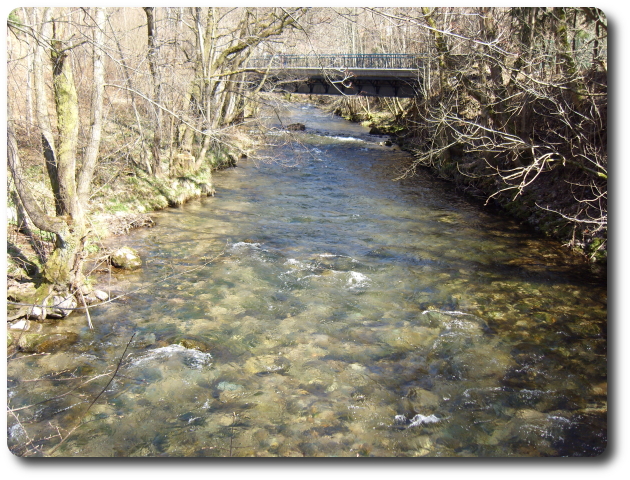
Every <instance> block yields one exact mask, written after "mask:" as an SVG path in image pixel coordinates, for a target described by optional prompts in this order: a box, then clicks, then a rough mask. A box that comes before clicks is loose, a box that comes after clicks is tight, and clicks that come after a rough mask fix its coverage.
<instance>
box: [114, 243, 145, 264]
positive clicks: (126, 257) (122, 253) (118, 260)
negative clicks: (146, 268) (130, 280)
mask: <svg viewBox="0 0 630 480" xmlns="http://www.w3.org/2000/svg"><path fill="white" fill-rule="evenodd" d="M110 260H111V262H112V265H114V266H115V267H118V268H123V269H125V270H134V269H136V268H139V267H141V266H142V259H141V258H140V255H138V253H137V252H136V251H135V250H134V249H132V248H130V247H121V248H119V249H118V250H116V251H115V252H114V253H112V254H111V256H110Z"/></svg>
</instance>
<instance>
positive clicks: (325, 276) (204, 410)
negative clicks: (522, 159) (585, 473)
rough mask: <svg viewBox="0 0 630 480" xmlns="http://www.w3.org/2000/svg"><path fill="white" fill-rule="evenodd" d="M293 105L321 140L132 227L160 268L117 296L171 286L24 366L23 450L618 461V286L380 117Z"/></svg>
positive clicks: (231, 175) (225, 176)
mask: <svg viewBox="0 0 630 480" xmlns="http://www.w3.org/2000/svg"><path fill="white" fill-rule="evenodd" d="M286 115H287V117H288V118H287V121H286V123H291V122H295V121H300V122H302V123H305V124H306V126H307V130H306V132H305V133H304V134H301V137H300V138H301V140H302V142H304V143H305V144H306V145H307V146H308V148H309V149H310V150H309V152H308V154H303V152H302V150H300V148H301V147H299V146H296V145H293V146H292V145H287V146H284V147H281V148H278V149H276V150H275V151H274V155H276V156H278V157H282V158H280V160H282V161H281V162H280V163H279V164H259V165H256V164H255V163H254V162H251V161H245V162H243V163H242V164H240V165H239V166H238V167H237V168H235V169H232V170H228V171H224V172H220V173H219V174H217V176H216V183H217V196H216V197H214V198H208V199H204V200H202V201H198V202H193V203H191V204H189V205H187V206H185V207H183V208H180V209H176V210H170V211H167V212H162V213H159V214H157V215H156V217H157V224H158V226H157V227H155V228H154V229H149V230H142V231H137V232H134V233H133V234H132V235H131V236H130V238H128V239H125V242H127V243H129V244H130V245H131V246H133V247H135V248H138V249H139V250H140V251H141V253H142V255H143V256H144V258H145V260H146V265H145V266H144V268H143V269H142V270H141V271H139V272H134V273H127V274H123V275H120V276H118V277H116V278H115V279H112V280H111V284H110V285H109V287H108V288H111V289H112V291H114V292H123V291H131V290H134V289H136V288H138V287H139V286H140V285H143V284H149V283H151V282H157V281H161V283H159V284H155V285H153V286H151V287H149V288H147V289H145V290H141V291H138V292H137V293H134V294H132V295H130V296H129V297H127V298H126V299H124V301H120V302H117V303H114V304H111V305H109V306H107V307H99V308H98V309H96V310H94V312H93V314H92V321H93V322H94V324H95V326H96V328H95V330H94V331H93V332H90V331H89V330H87V328H86V326H85V325H84V324H85V319H84V318H82V317H81V316H71V317H70V318H69V319H67V320H64V321H63V323H64V325H63V327H61V326H60V327H57V328H59V329H63V330H68V329H75V331H79V332H80V340H79V342H78V343H77V344H76V345H74V347H73V348H72V349H71V350H69V351H66V352H63V353H56V354H52V355H45V356H31V357H25V358H19V357H18V358H16V359H13V360H11V362H10V363H9V366H8V376H9V402H10V406H11V407H12V408H20V407H24V406H28V408H24V409H22V410H19V411H16V412H15V413H16V415H18V417H19V418H20V420H21V422H22V423H18V422H17V421H16V419H15V417H13V416H12V415H9V445H10V446H11V447H12V448H14V450H15V451H16V453H18V454H26V453H28V454H37V453H36V452H34V451H33V450H32V445H33V444H36V445H37V446H38V447H40V448H41V449H42V450H43V451H49V450H50V449H51V448H52V447H54V445H56V444H57V443H59V437H58V436H57V437H55V435H56V434H57V432H58V431H57V430H56V428H57V426H59V428H60V429H61V432H62V435H63V434H64V433H67V432H68V431H69V430H70V429H72V428H73V427H74V426H75V425H77V424H78V422H82V425H81V426H80V427H79V428H78V429H77V430H76V431H75V432H74V433H73V434H72V435H71V436H70V437H69V438H68V440H67V441H66V442H65V443H64V444H63V445H62V446H61V447H60V448H59V449H58V450H57V451H56V452H55V455H59V456H276V455H279V456H357V455H359V456H555V455H568V456H592V455H597V454H599V453H601V452H602V451H603V449H604V448H605V446H606V410H607V404H606V398H607V380H606V318H607V307H606V302H607V300H606V285H605V283H604V282H603V281H601V280H597V279H595V277H594V276H593V275H591V274H590V273H589V272H588V271H587V270H585V269H584V267H583V265H581V264H580V263H579V261H577V260H576V259H572V258H570V257H568V256H567V255H566V252H565V251H564V250H562V249H561V248H560V247H559V246H558V245H556V244H555V243H553V242H549V241H547V240H544V239H540V238H538V237H536V236H534V235H532V234H531V233H530V232H527V231H524V230H522V229H521V228H520V227H518V226H516V225H514V224H512V223H510V222H509V221H507V220H506V219H504V218H497V217H495V216H492V215H490V214H488V213H487V212H485V211H484V210H483V209H481V208H480V207H478V206H476V205H473V204H470V203H469V202H468V201H466V200H463V199H462V198H460V197H458V196H457V195H455V194H453V193H452V191H450V190H449V187H447V186H445V185H443V184H442V183H441V182H438V181H435V180H432V179H431V178H428V177H422V176H421V177H419V178H415V179H412V180H406V181H403V182H393V181H392V179H393V178H394V177H396V175H397V173H398V169H397V168H398V165H399V164H400V162H402V161H404V160H405V158H406V157H405V154H404V153H402V152H399V151H393V150H392V149H391V148H388V147H383V146H380V145H378V140H380V139H378V138H376V139H375V138H371V137H370V136H369V135H367V134H366V131H365V129H364V128H363V127H361V126H359V125H354V124H350V123H347V122H344V121H342V120H339V119H334V118H330V117H328V116H326V115H325V114H323V113H321V112H319V111H317V110H316V109H313V108H312V107H301V108H300V107H298V108H297V109H296V110H293V111H292V112H287V113H286ZM292 159H293V160H295V161H293V160H292ZM291 162H293V163H294V164H295V166H293V167H286V166H284V165H287V164H289V163H291ZM218 254H221V256H220V257H219V258H218V259H216V260H215V261H213V262H211V263H210V264H209V265H208V266H207V267H203V268H200V269H196V270H192V271H190V272H188V273H186V274H184V275H178V274H180V273H182V272H185V271H187V270H190V269H192V268H194V267H195V266H198V265H202V264H203V263H205V262H207V261H208V260H209V259H211V258H212V257H213V256H215V255H218ZM103 281H104V282H107V281H108V279H107V278H104V279H103ZM134 333H135V336H134V337H133V341H132V343H131V345H130V347H129V352H130V354H129V356H128V357H127V358H126V359H125V360H124V361H123V362H122V364H121V366H120V369H119V372H118V375H117V376H116V378H115V379H114V381H113V382H112V383H111V384H110V385H109V387H108V388H107V389H106V391H105V392H104V393H103V394H102V395H101V397H99V400H98V401H97V402H96V403H95V404H94V405H93V406H92V407H91V408H90V410H89V412H88V413H87V415H84V412H85V410H86V409H87V407H88V405H89V402H90V401H91V400H92V399H93V398H94V396H95V395H98V393H99V392H100V391H101V390H102V389H103V387H104V386H105V385H106V384H107V381H108V377H106V376H103V377H99V378H96V379H94V380H91V379H93V378H94V377H96V376H97V375H100V374H104V373H108V372H110V373H111V372H113V371H114V369H115V367H116V365H117V363H118V361H119V359H120V355H122V352H123V351H124V348H125V345H126V344H127V342H128V341H129V339H130V338H131V337H132V335H133V334H134ZM30 380H32V381H30ZM67 392H70V393H67ZM64 393H67V394H66V395H63V396H60V395H62V394H64ZM57 396H58V397H57ZM52 397H57V398H55V399H53V400H50V399H51V398H52ZM44 400H48V401H45V402H44ZM38 402H43V403H38ZM29 405H30V406H29ZM29 442H32V443H31V447H25V445H27V444H29Z"/></svg>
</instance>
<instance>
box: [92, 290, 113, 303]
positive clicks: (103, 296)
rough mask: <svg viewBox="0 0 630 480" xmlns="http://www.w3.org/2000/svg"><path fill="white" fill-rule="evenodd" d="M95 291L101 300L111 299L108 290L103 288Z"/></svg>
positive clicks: (97, 297)
mask: <svg viewBox="0 0 630 480" xmlns="http://www.w3.org/2000/svg"><path fill="white" fill-rule="evenodd" d="M93 293H94V296H95V297H96V299H97V300H100V301H101V302H105V301H107V300H109V295H108V294H107V292H104V291H103V290H94V292H93Z"/></svg>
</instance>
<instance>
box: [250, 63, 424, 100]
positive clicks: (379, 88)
mask: <svg viewBox="0 0 630 480" xmlns="http://www.w3.org/2000/svg"><path fill="white" fill-rule="evenodd" d="M423 60H424V59H423V58H422V57H421V56H419V55H413V54H402V53H389V54H356V55H346V54H338V55H273V56H271V55H269V56H263V57H255V58H252V59H250V61H249V64H248V67H247V70H248V71H249V72H251V73H253V74H257V75H262V74H264V73H266V74H268V75H270V76H271V77H272V78H273V80H274V82H273V83H274V84H275V85H276V86H277V87H278V86H279V87H280V88H281V89H282V90H283V91H285V92H289V93H303V94H307V95H363V96H376V97H401V98H404V97H414V96H416V95H417V94H418V93H417V86H418V84H419V82H420V76H419V72H420V70H419V68H420V66H421V65H422V64H423Z"/></svg>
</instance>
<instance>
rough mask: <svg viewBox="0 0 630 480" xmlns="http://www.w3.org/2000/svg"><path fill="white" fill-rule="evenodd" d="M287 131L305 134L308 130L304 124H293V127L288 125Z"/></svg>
mask: <svg viewBox="0 0 630 480" xmlns="http://www.w3.org/2000/svg"><path fill="white" fill-rule="evenodd" d="M287 130H289V131H290V132H303V131H304V130H306V125H304V124H303V123H292V124H291V125H287Z"/></svg>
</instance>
